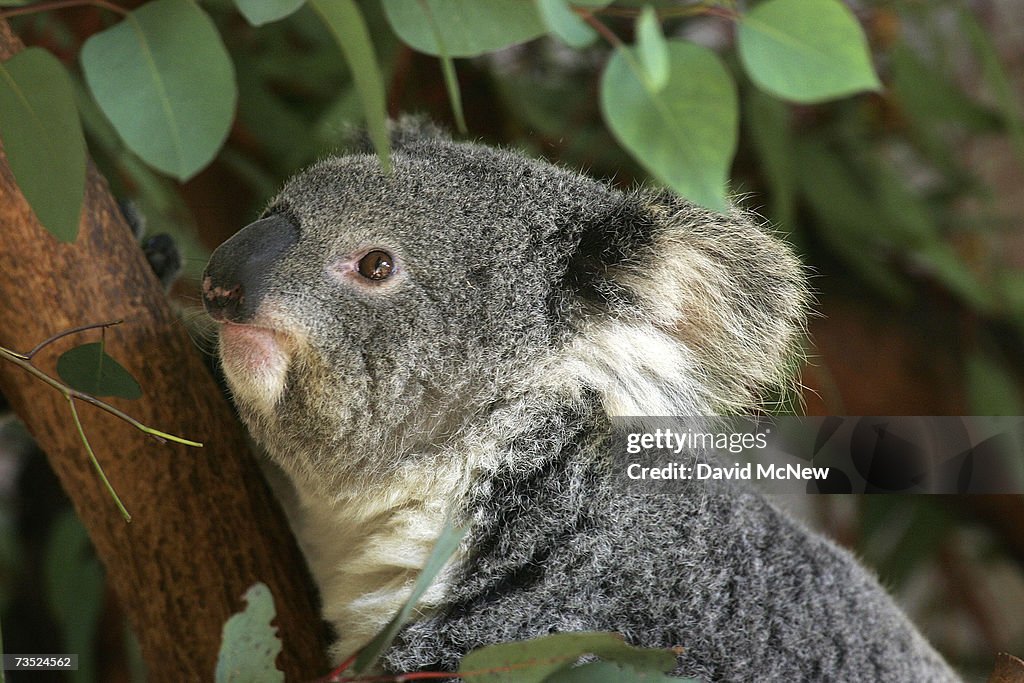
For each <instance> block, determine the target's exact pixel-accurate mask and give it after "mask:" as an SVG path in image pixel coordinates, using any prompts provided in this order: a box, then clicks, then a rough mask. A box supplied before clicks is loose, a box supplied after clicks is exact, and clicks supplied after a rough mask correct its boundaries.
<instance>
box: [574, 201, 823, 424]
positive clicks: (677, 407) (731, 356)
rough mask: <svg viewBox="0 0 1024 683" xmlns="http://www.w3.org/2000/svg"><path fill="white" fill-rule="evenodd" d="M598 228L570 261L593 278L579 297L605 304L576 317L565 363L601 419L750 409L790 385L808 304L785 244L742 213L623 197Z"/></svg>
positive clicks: (797, 267) (800, 276) (798, 270)
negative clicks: (599, 295) (598, 296)
mask: <svg viewBox="0 0 1024 683" xmlns="http://www.w3.org/2000/svg"><path fill="white" fill-rule="evenodd" d="M607 218H608V219H609V220H610V221H611V223H609V224H606V225H605V226H604V227H603V229H602V228H601V227H600V226H594V227H593V228H591V229H588V230H585V231H584V234H583V239H581V242H580V246H581V249H580V253H579V255H578V256H577V263H579V264H586V267H585V268H581V269H580V272H584V273H595V275H592V276H591V277H592V278H593V281H592V282H590V283H589V287H588V288H581V289H580V293H581V294H582V295H584V296H586V293H587V292H588V291H590V292H593V291H595V290H600V291H603V292H604V293H605V300H606V301H607V302H609V303H610V305H608V306H607V308H606V310H605V311H603V312H601V314H598V315H589V316H584V317H583V320H584V323H583V326H582V329H581V330H580V335H579V337H578V339H577V341H576V342H574V347H575V348H574V349H573V350H571V352H570V354H569V355H570V357H571V358H572V359H573V361H572V362H573V364H574V373H575V374H577V376H579V377H580V378H581V379H583V382H584V384H585V385H588V386H590V387H591V388H593V389H596V390H597V391H598V393H599V394H600V395H601V396H602V400H603V403H604V405H605V409H606V410H607V411H608V412H609V413H610V414H614V415H713V414H720V413H723V412H726V413H728V412H737V411H749V410H751V409H758V408H761V407H763V403H764V400H765V397H766V395H767V396H770V395H771V392H772V391H774V390H777V389H778V388H779V387H784V386H785V385H786V383H787V382H789V381H790V376H791V372H792V370H793V364H794V361H795V360H796V358H797V357H798V355H799V352H798V350H799V342H800V339H801V335H802V332H803V327H804V317H805V314H806V309H807V305H808V300H809V295H808V293H807V290H806V288H805V286H804V284H803V283H804V277H803V273H802V269H801V266H800V264H799V262H798V261H797V259H796V258H795V257H794V256H793V254H792V252H791V251H790V250H789V249H788V247H787V246H786V245H785V244H784V243H782V242H781V241H780V240H778V239H777V238H775V237H774V236H772V235H771V234H769V233H768V232H767V231H766V230H764V229H762V228H761V227H759V226H758V225H757V223H755V222H754V220H753V218H752V216H751V215H750V214H749V213H747V212H744V211H741V210H739V209H732V210H730V212H729V213H728V214H725V215H722V214H717V213H714V212H711V211H706V210H704V209H701V208H698V207H696V206H694V205H692V204H690V203H688V202H686V201H684V200H681V199H679V198H676V197H674V196H672V195H669V194H666V193H661V194H656V193H640V194H634V195H631V196H629V197H628V198H627V202H626V204H624V205H623V206H622V207H620V208H619V209H618V210H617V211H614V212H612V213H611V214H609V215H608V216H607ZM588 235H589V237H588ZM588 245H589V246H588ZM588 252H590V253H593V254H596V257H594V256H587V254H588ZM595 263H596V264H597V265H598V268H597V269H596V270H595V268H594V264H595ZM576 278H577V280H579V276H576ZM584 281H586V280H584ZM609 293H611V294H612V295H611V297H609Z"/></svg>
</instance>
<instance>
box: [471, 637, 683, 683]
mask: <svg viewBox="0 0 1024 683" xmlns="http://www.w3.org/2000/svg"><path fill="white" fill-rule="evenodd" d="M585 655H597V656H598V657H600V658H601V659H603V660H606V661H614V662H621V663H625V664H628V665H631V666H633V667H635V668H636V669H640V670H643V671H653V672H663V671H670V670H672V669H673V668H675V666H676V657H675V655H674V654H673V653H672V652H671V651H670V650H657V649H646V648H639V647H633V646H632V645H628V644H627V643H626V642H625V641H624V640H623V639H622V636H621V635H619V634H617V633H600V632H579V633H554V634H551V635H549V636H542V637H540V638H534V639H532V640H524V641H517V642H510V643H499V644H497V645H488V646H486V647H482V648H479V649H477V650H473V651H472V652H470V653H469V654H467V655H466V656H465V657H463V658H462V661H461V662H460V663H459V673H461V674H462V675H463V676H464V677H465V678H466V679H467V680H468V679H470V677H471V679H472V680H473V681H477V682H479V683H540V682H541V681H546V680H549V676H551V675H552V674H554V673H555V672H558V671H564V670H567V669H569V668H570V667H572V666H574V665H575V664H576V662H577V661H579V659H580V658H581V657H583V656H585ZM550 680H555V679H550ZM620 680H622V679H620ZM654 680H660V679H654Z"/></svg>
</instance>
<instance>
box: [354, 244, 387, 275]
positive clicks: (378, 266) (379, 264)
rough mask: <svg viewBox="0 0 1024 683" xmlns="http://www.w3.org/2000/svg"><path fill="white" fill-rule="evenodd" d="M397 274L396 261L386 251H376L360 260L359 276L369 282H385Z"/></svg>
mask: <svg viewBox="0 0 1024 683" xmlns="http://www.w3.org/2000/svg"><path fill="white" fill-rule="evenodd" d="M394 272H395V261H394V259H392V258H391V254H389V253H387V252H386V251H380V250H379V249H375V250H373V251H371V252H370V253H368V254H367V255H366V256H364V257H363V258H361V259H359V274H360V275H362V276H363V277H365V278H366V279H367V280H383V279H385V278H387V277H390V275H391V274H392V273H394Z"/></svg>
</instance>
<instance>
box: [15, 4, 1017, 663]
mask: <svg viewBox="0 0 1024 683" xmlns="http://www.w3.org/2000/svg"><path fill="white" fill-rule="evenodd" d="M410 1H412V0H410ZM688 4H692V3H680V2H668V1H659V2H638V1H632V0H626V1H619V2H615V3H613V4H612V5H611V6H609V7H607V8H604V9H602V10H598V11H597V12H596V14H597V16H599V17H600V18H601V20H602V21H603V22H604V23H605V24H606V25H607V26H608V27H609V28H610V29H612V30H613V31H614V32H615V33H616V34H617V35H619V36H620V37H621V38H622V39H623V40H625V41H626V42H632V40H633V34H632V32H633V30H634V26H635V19H636V16H637V14H638V13H639V8H640V7H641V6H643V5H654V6H655V7H656V8H659V10H661V12H662V13H661V24H662V29H663V31H664V33H665V34H666V35H667V36H670V37H671V36H677V37H685V38H686V39H688V40H691V41H693V42H696V43H698V44H700V45H704V46H707V47H710V48H712V49H714V50H715V51H716V52H717V53H718V54H719V55H720V56H721V57H722V58H723V59H724V60H725V62H726V63H727V64H728V65H729V66H730V68H731V71H732V73H733V74H734V76H735V77H736V78H737V84H738V87H739V98H740V105H741V117H740V120H741V130H740V140H739V147H738V152H737V155H736V158H735V161H734V163H733V166H732V172H731V177H732V190H733V191H734V192H735V193H736V194H737V195H738V196H739V198H740V201H741V202H742V203H743V204H744V205H746V206H748V207H749V208H752V209H754V210H756V211H758V212H759V213H761V214H762V215H763V216H765V217H766V218H767V219H768V220H770V221H771V222H772V223H773V224H774V225H775V226H776V227H777V229H778V230H779V231H781V232H782V233H783V234H784V235H785V236H786V237H787V238H788V239H789V240H790V241H791V242H792V243H793V245H794V246H795V247H796V249H797V250H798V251H799V252H800V254H801V256H802V258H803V260H804V262H805V263H806V264H807V267H808V270H809V272H810V273H811V276H812V282H813V286H814V287H815V289H816V291H817V293H818V305H817V311H818V315H817V316H816V317H815V318H814V319H813V320H812V322H811V325H810V335H809V341H808V357H809V361H808V363H807V365H806V367H805V368H804V370H803V373H802V385H803V401H804V403H805V405H806V411H807V412H808V413H811V414H833V415H844V414H848V415H963V414H985V415H1022V414H1024V403H1022V400H1024V399H1022V394H1021V387H1022V379H1024V355H1022V353H1021V349H1024V118H1022V111H1024V109H1022V104H1024V102H1022V100H1024V98H1022V92H1024V23H1022V22H1021V21H1020V18H1021V16H1022V13H1024V4H1022V3H1021V2H1020V0H934V1H924V0H875V1H872V0H858V1H856V2H852V3H847V4H849V5H850V6H851V7H852V8H853V10H854V12H855V14H856V16H857V18H858V20H859V21H860V22H861V24H862V26H863V27H864V29H865V31H866V34H867V36H868V40H869V43H870V46H871V52H872V56H873V60H874V64H875V66H876V68H877V71H878V73H879V76H880V77H881V80H882V82H883V84H884V89H883V90H881V91H880V92H877V93H871V94H865V95H858V96H853V97H848V98H844V99H841V100H838V101H834V102H830V103H825V104H818V105H793V104H786V103H783V102H782V101H780V100H777V99H774V98H772V97H771V96H769V95H766V94H764V93H762V92H761V91H759V90H757V89H756V88H754V87H753V86H752V85H751V84H750V83H749V82H748V81H747V80H745V76H744V75H743V73H744V72H743V70H742V69H740V68H739V67H738V65H737V61H738V57H737V54H736V51H735V25H734V24H733V23H732V22H731V21H728V20H727V19H725V18H723V17H722V16H719V15H717V14H716V13H715V12H696V13H694V14H693V15H692V16H685V17H680V16H677V15H678V12H674V11H673V8H678V7H680V6H681V5H688ZM723 4H726V5H731V3H723ZM739 4H740V7H741V8H742V7H743V6H744V5H745V3H739ZM751 4H754V3H751ZM125 5H126V6H132V5H133V3H125ZM202 6H203V8H204V9H205V10H206V11H207V12H208V13H209V14H210V15H211V16H212V17H213V19H214V21H215V22H216V25H217V28H218V30H219V32H220V35H221V37H222V39H223V40H224V42H225V44H226V45H227V48H228V51H229V53H230V55H231V59H232V60H233V62H234V66H235V70H236V76H237V80H238V88H239V96H238V107H237V115H236V118H235V121H234V124H233V126H232V128H231V131H230V134H229V136H228V139H227V142H226V144H225V145H224V147H223V149H222V150H221V151H220V153H219V154H218V155H217V157H216V159H215V160H214V161H213V163H211V164H210V165H209V166H208V167H207V168H206V169H205V170H203V171H202V172H200V173H199V174H198V175H196V176H195V177H194V178H192V179H191V180H189V181H188V182H186V183H184V184H180V183H178V182H177V181H174V180H171V179H169V178H168V177H166V176H163V175H161V174H159V173H157V172H156V171H153V170H152V169H151V168H150V167H148V166H147V165H146V164H145V163H143V162H142V161H140V160H139V159H138V158H137V157H136V156H134V155H133V154H132V153H131V152H130V151H129V150H128V149H126V148H125V146H124V144H123V143H122V142H121V141H120V139H119V138H118V136H117V135H116V133H115V132H114V131H113V129H112V128H111V127H110V124H109V123H108V122H107V121H106V119H105V118H104V117H103V116H102V115H101V114H100V112H99V110H98V108H97V106H96V104H95V103H94V102H93V101H92V99H91V98H90V96H89V94H88V92H87V90H86V88H85V87H84V84H83V79H82V75H81V72H80V71H79V70H78V66H77V61H76V60H77V56H78V53H79V51H80V48H81V46H82V44H83V42H84V41H85V40H86V39H87V38H88V37H89V36H90V35H92V34H94V33H95V32H97V31H99V30H101V29H103V28H105V27H106V26H108V25H110V24H111V23H113V21H114V19H115V17H114V16H113V15H110V14H109V13H104V12H102V11H100V10H98V9H96V8H94V7H79V8H71V9H66V10H61V11H57V12H46V13H40V14H31V15H27V16H21V17H17V18H16V19H14V20H13V21H12V25H13V26H14V27H15V30H16V32H17V33H18V34H19V35H20V36H21V37H22V38H23V40H24V41H25V42H26V44H28V45H38V46H42V47H44V48H46V49H47V50H49V51H50V52H52V53H53V54H55V55H57V56H58V57H59V58H60V59H61V60H62V61H63V62H64V63H65V64H67V65H68V66H69V68H70V70H71V73H72V78H73V81H74V83H75V88H76V97H77V103H78V106H79V111H80V113H81V115H82V119H83V125H84V130H85V134H86V139H87V141H88V144H89V150H90V153H91V155H92V157H93V159H94V160H95V161H96V163H97V164H98V165H99V167H100V168H101V169H102V170H103V172H104V174H105V175H106V177H107V178H108V179H109V181H110V183H111V186H112V189H113V191H114V194H115V195H116V196H118V197H119V198H122V199H131V200H133V201H134V202H135V203H136V204H137V205H138V206H139V208H140V209H141V211H142V213H143V214H144V215H145V216H146V218H147V221H148V225H149V227H148V231H149V232H150V233H154V232H169V233H172V234H173V235H175V236H176V238H177V239H178V241H179V244H180V245H181V246H182V249H183V251H184V253H185V256H186V264H187V266H186V276H185V277H184V278H183V279H182V280H181V281H180V282H179V283H178V284H177V285H176V287H175V290H174V293H175V295H176V296H177V297H178V298H179V299H180V300H181V302H182V303H183V305H184V306H185V307H189V306H196V305H197V304H198V301H199V299H198V294H197V293H198V283H197V278H198V275H199V273H200V272H201V270H202V267H203V264H204V263H205V260H206V255H207V254H208V252H209V250H210V249H211V248H212V247H214V246H216V245H217V244H218V243H219V242H221V241H222V240H223V239H225V238H226V237H227V236H229V235H230V234H231V233H232V232H233V231H235V230H237V229H238V228H239V227H241V226H244V225H245V224H246V223H248V222H249V221H251V220H253V219H254V218H255V217H256V216H257V215H258V213H259V211H260V210H261V208H262V206H263V205H264V204H265V203H266V202H267V200H268V198H269V197H270V196H271V195H272V193H274V191H275V190H276V188H277V187H278V185H279V184H280V182H281V181H282V179H284V178H285V177H287V176H288V175H290V174H291V173H293V172H295V171H297V170H298V169H300V168H301V167H303V166H304V165H306V164H308V163H310V162H312V161H315V160H316V159H318V158H320V157H322V156H324V155H326V154H328V153H330V152H332V151H334V150H336V149H338V148H339V146H341V145H342V144H343V143H344V140H345V139H346V136H347V134H348V132H349V131H350V129H351V127H352V126H354V125H355V126H358V125H360V123H361V117H362V115H363V114H362V112H363V109H362V107H361V104H360V100H359V97H358V95H357V93H356V90H355V87H354V84H353V81H352V78H351V75H350V73H349V71H348V67H347V66H346V64H345V62H344V60H343V59H342V57H341V54H340V52H339V51H338V46H337V44H336V42H335V41H334V39H333V38H332V36H331V35H330V34H329V33H328V31H327V29H326V28H325V27H324V25H323V23H322V22H321V21H320V20H319V19H318V18H317V17H316V15H315V13H314V12H313V10H311V9H310V8H302V9H299V11H297V12H296V13H294V14H292V15H291V16H289V17H288V18H287V19H285V20H282V21H278V22H274V23H269V24H267V25H264V26H262V27H259V28H254V27H253V26H251V25H250V24H249V23H247V22H246V21H245V19H244V18H243V17H242V16H241V14H239V12H238V10H237V9H236V6H235V4H234V3H233V2H231V1H230V0H204V2H203V3H202ZM359 6H360V9H361V10H362V11H363V14H364V17H365V19H366V21H367V24H368V27H369V31H370V35H371V37H372V41H373V45H374V48H375V50H376V53H377V57H378V59H379V61H380V64H381V68H382V71H383V74H384V78H385V84H386V88H387V109H388V112H389V114H390V115H392V116H396V115H398V114H399V113H403V112H420V113H424V114H427V115H428V116H429V117H431V118H432V119H434V120H437V121H439V122H441V123H443V124H446V125H448V126H449V127H451V128H452V129H453V130H454V128H455V126H454V119H453V116H452V112H451V108H450V104H449V97H448V94H447V92H446V87H445V82H444V75H443V72H442V69H441V66H440V64H439V60H438V59H437V58H435V57H432V56H428V55H425V54H421V53H419V52H416V51H414V50H412V49H411V48H409V47H408V46H406V45H404V44H402V43H401V42H400V41H399V40H398V39H397V38H396V36H395V35H394V33H393V32H392V30H391V28H390V26H389V24H388V21H387V19H386V17H385V15H384V13H383V10H382V7H381V5H380V3H379V2H377V1H376V0H365V1H363V2H361V3H360V5H359ZM707 7H711V8H713V7H714V4H713V3H711V4H708V5H707ZM610 51H611V49H610V47H609V45H608V44H607V43H605V42H598V43H594V44H593V45H592V46H590V47H587V48H585V49H572V48H569V47H567V46H565V45H564V44H562V43H560V42H559V41H557V40H554V39H552V38H540V39H537V40H533V41H530V42H528V43H525V44H522V45H518V46H515V47H510V48H507V49H504V50H501V51H499V52H495V53H492V54H486V55H483V56H480V57H475V58H471V59H457V60H455V62H454V64H455V70H456V74H457V78H458V83H459V86H460V90H461V94H462V101H463V106H464V110H465V120H466V123H467V126H468V135H467V137H468V138H471V139H476V140H482V141H485V142H488V143H491V144H499V145H511V146H515V147H518V148H521V149H524V150H526V151H527V152H528V153H530V154H533V155H536V156H541V157H544V158H547V159H549V160H551V161H554V162H558V163H561V164H565V165H568V166H570V167H573V168H576V169H580V170H583V171H585V172H587V173H589V174H591V175H594V176H597V177H602V178H607V179H609V180H611V181H612V182H614V183H616V184H618V185H621V186H623V187H629V186H633V185H635V184H637V183H643V182H647V181H648V178H647V176H646V174H645V172H644V171H643V170H642V169H641V168H640V167H639V166H638V165H637V163H636V162H635V161H634V160H633V158H632V157H630V156H629V155H628V154H627V153H626V152H625V151H624V150H623V149H622V148H621V147H620V145H619V144H618V143H617V142H616V140H615V138H614V137H613V136H612V135H611V134H610V133H609V132H608V130H607V128H606V127H605V125H604V123H603V122H602V118H601V113H600V110H599V101H598V84H599V79H600V74H601V70H602V68H603V67H604V65H605V64H606V62H607V60H608V59H609V55H610ZM783 504H784V505H787V506H789V507H793V508H795V509H796V511H797V512H798V513H800V514H803V515H805V516H806V517H807V518H808V519H809V520H810V521H811V523H813V524H816V525H818V526H820V527H822V528H824V529H825V530H826V531H828V532H829V533H830V534H832V535H833V536H834V537H835V538H837V539H838V540H839V541H840V542H841V543H843V544H846V545H848V546H850V547H852V548H854V549H855V551H856V552H858V553H859V554H860V555H861V556H862V557H863V558H864V559H865V561H867V562H868V563H870V564H871V565H872V566H874V567H876V569H877V571H878V572H879V574H880V575H881V578H882V580H883V581H884V582H885V583H886V584H887V585H888V586H890V587H891V588H892V589H893V591H894V592H895V594H896V595H897V597H898V599H899V600H900V601H901V603H902V604H904V605H906V606H907V607H908V610H909V611H910V612H911V614H912V615H913V616H914V618H915V619H916V620H917V621H918V623H920V624H921V626H922V628H923V630H924V631H925V632H926V634H927V635H928V636H929V637H930V638H931V639H932V640H933V641H934V642H935V643H936V645H937V646H938V647H939V648H940V649H941V650H942V651H943V652H944V653H945V654H946V656H947V657H949V658H950V660H951V661H952V662H953V663H954V664H955V665H957V666H958V667H960V668H961V669H962V670H963V671H964V673H965V674H966V675H967V676H968V679H969V680H983V679H984V676H985V674H986V673H987V672H988V670H989V669H990V668H991V665H992V659H991V657H992V653H993V652H995V651H997V650H1008V651H1011V652H1014V653H1016V654H1017V655H1022V654H1024V501H1022V498H1021V497H1019V496H1002V497H982V496H973V497H968V496H963V497H945V496H930V497H924V496H922V497H913V498H905V497H899V496H865V497H852V496H850V497H829V496H819V497H815V498H813V499H807V500H800V501H793V500H790V501H785V502H783ZM66 509H67V508H66V503H65V502H63V499H62V495H61V494H60V492H59V489H58V488H57V487H56V484H55V481H54V480H53V477H52V475H50V474H49V473H48V471H47V468H46V465H45V461H44V460H43V459H42V458H41V457H40V456H39V455H38V454H37V453H34V452H33V451H32V449H31V446H30V443H29V441H28V439H27V436H26V435H25V434H24V433H23V431H22V430H21V429H20V428H19V427H18V425H17V424H15V423H14V422H13V421H8V422H7V423H4V424H3V428H2V431H0V609H2V616H3V635H4V645H5V649H6V651H7V652H36V653H43V652H78V653H79V654H80V655H82V657H83V667H82V668H81V669H80V671H79V672H78V673H77V674H75V675H73V676H71V677H70V680H82V681H92V680H102V681H118V680H139V678H140V677H141V676H143V674H142V673H141V672H140V670H139V665H138V661H139V660H138V657H137V655H135V654H133V645H132V642H131V637H130V635H129V634H127V633H126V629H125V627H124V624H123V622H122V620H121V618H120V616H119V612H118V609H117V605H116V601H115V600H114V599H113V597H112V596H111V595H109V593H108V592H107V591H106V590H105V589H104V587H103V585H102V572H101V570H100V568H99V566H98V564H97V563H96V561H95V559H94V558H92V556H91V554H90V550H89V548H88V543H87V540H86V539H85V537H84V534H83V532H81V529H80V527H77V528H76V522H75V520H74V518H73V516H70V515H69V513H67V512H66ZM11 678H12V680H17V679H16V678H14V677H13V676H12V677H11ZM32 680H34V681H38V680H44V677H43V676H33V678H32ZM53 680H64V679H62V678H59V677H57V676H54V677H53Z"/></svg>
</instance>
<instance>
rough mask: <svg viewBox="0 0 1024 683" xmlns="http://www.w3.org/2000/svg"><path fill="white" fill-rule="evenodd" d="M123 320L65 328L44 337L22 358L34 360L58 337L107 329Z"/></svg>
mask: <svg viewBox="0 0 1024 683" xmlns="http://www.w3.org/2000/svg"><path fill="white" fill-rule="evenodd" d="M123 322H124V319H121V320H112V321H110V322H108V323H94V324H92V325H81V326H80V327H72V328H71V329H70V330H64V331H63V332H58V333H57V334H55V335H53V336H52V337H50V338H49V339H44V340H43V341H41V342H39V343H38V344H36V347H35V348H34V349H32V350H31V351H29V352H28V353H26V354H25V355H23V356H22V358H24V359H25V360H32V356H34V355H36V354H37V353H39V352H40V351H42V350H43V349H44V348H46V347H47V346H49V345H50V344H52V343H53V342H55V341H57V340H58V339H63V338H64V337H67V336H68V335H72V334H75V333H76V332H85V331H86V330H95V329H98V328H102V329H106V328H108V327H113V326H114V325H120V324H121V323H123ZM19 355H20V354H19Z"/></svg>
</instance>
